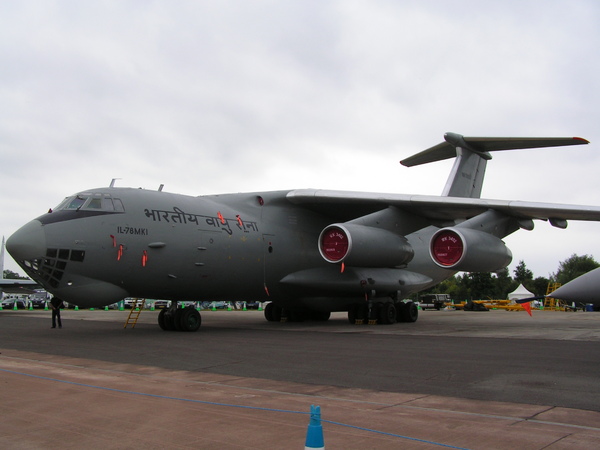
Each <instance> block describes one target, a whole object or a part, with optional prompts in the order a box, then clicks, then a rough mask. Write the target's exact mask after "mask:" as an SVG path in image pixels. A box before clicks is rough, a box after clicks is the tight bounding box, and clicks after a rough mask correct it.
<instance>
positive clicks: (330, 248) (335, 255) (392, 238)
mask: <svg viewBox="0 0 600 450" xmlns="http://www.w3.org/2000/svg"><path fill="white" fill-rule="evenodd" d="M319 252H321V256H322V257H323V258H324V259H325V261H327V262H330V263H342V262H343V263H344V264H347V265H349V266H355V267H399V266H402V265H405V264H407V263H408V262H409V261H410V260H411V259H412V258H413V256H414V251H413V249H412V247H411V246H410V244H409V243H408V240H407V239H406V238H405V237H404V236H400V235H397V234H395V233H392V232H391V231H387V230H384V229H381V228H373V227H367V226H364V225H357V224H351V223H346V224H333V225H329V226H328V227H326V228H325V229H324V230H323V231H321V234H320V236H319Z"/></svg>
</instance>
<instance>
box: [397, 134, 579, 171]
mask: <svg viewBox="0 0 600 450" xmlns="http://www.w3.org/2000/svg"><path fill="white" fill-rule="evenodd" d="M444 139H445V141H446V142H442V143H441V144H438V145H436V146H434V147H431V148H428V149H427V150H423V151H422V152H420V153H417V154H416V155H413V156H410V157H408V158H406V159H404V160H402V161H400V164H402V165H403V166H406V167H412V166H418V165H420V164H427V163H430V162H435V161H442V160H444V159H450V158H454V157H455V156H456V148H457V147H461V148H465V149H467V150H470V151H472V152H474V153H477V154H479V155H480V156H481V157H483V158H484V159H491V156H490V155H488V154H487V153H488V152H494V151H499V150H518V149H524V148H540V147H561V146H565V145H582V144H589V141H587V140H585V139H583V138H578V137H572V138H535V137H532V138H505V137H464V136H461V135H459V134H456V133H446V134H445V135H444Z"/></svg>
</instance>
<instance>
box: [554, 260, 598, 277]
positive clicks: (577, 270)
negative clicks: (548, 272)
mask: <svg viewBox="0 0 600 450" xmlns="http://www.w3.org/2000/svg"><path fill="white" fill-rule="evenodd" d="M597 267H600V263H598V261H596V260H595V259H594V257H593V256H591V255H583V256H578V255H576V254H575V253H573V254H572V255H571V256H570V257H569V258H567V259H566V260H564V261H562V262H561V263H559V265H558V271H557V272H556V273H554V274H553V275H552V278H553V279H554V280H555V281H556V282H557V283H561V284H565V283H568V282H569V281H571V280H573V279H574V278H577V277H578V276H580V275H583V274H584V273H587V272H589V271H590V270H594V269H595V268H597Z"/></svg>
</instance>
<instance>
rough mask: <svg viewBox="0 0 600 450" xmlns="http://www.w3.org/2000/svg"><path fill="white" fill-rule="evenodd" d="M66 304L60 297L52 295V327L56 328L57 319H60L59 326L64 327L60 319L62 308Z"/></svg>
mask: <svg viewBox="0 0 600 450" xmlns="http://www.w3.org/2000/svg"><path fill="white" fill-rule="evenodd" d="M64 306H65V304H64V303H63V301H62V300H61V299H60V298H58V297H52V300H50V308H52V328H56V320H57V319H58V328H62V321H61V320H60V308H63V307H64Z"/></svg>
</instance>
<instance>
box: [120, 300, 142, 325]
mask: <svg viewBox="0 0 600 450" xmlns="http://www.w3.org/2000/svg"><path fill="white" fill-rule="evenodd" d="M145 303H146V299H145V298H136V299H135V301H134V302H133V304H132V305H131V311H130V312H129V316H128V317H127V321H126V322H125V325H124V326H123V328H127V325H131V328H135V324H136V323H137V321H138V317H140V314H141V312H142V310H143V309H144V304H145Z"/></svg>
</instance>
